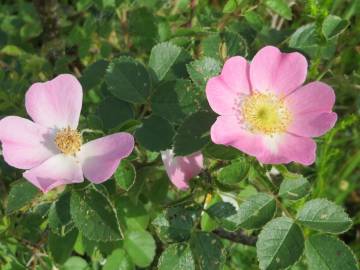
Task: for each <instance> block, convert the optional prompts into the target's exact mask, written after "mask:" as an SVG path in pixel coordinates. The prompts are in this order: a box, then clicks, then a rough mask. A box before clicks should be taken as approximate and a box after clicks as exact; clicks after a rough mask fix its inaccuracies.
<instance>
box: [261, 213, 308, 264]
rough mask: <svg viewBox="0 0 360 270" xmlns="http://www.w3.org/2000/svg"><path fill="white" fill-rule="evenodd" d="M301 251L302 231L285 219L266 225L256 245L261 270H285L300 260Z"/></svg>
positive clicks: (288, 219) (302, 242)
mask: <svg viewBox="0 0 360 270" xmlns="http://www.w3.org/2000/svg"><path fill="white" fill-rule="evenodd" d="M303 250H304V236H303V234H302V231H301V229H300V227H299V226H298V225H297V224H296V223H294V222H293V221H292V220H291V219H290V218H287V217H279V218H276V219H274V220H272V221H270V222H269V223H268V224H266V226H265V227H264V228H263V230H262V231H261V233H260V234H259V238H258V241H257V243H256V252H257V257H258V259H259V262H260V269H262V270H265V269H266V270H272V269H273V270H278V269H285V268H287V267H289V266H291V265H293V264H295V263H296V261H298V260H299V259H300V257H301V255H302V254H303Z"/></svg>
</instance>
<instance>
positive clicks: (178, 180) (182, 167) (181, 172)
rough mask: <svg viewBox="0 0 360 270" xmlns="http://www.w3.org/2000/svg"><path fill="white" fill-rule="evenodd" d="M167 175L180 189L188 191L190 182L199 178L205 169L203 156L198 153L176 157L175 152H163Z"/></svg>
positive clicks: (162, 156)
mask: <svg viewBox="0 0 360 270" xmlns="http://www.w3.org/2000/svg"><path fill="white" fill-rule="evenodd" d="M161 158H162V160H163V162H164V165H165V169H166V172H167V175H168V176H169V178H170V180H171V182H172V183H173V184H174V185H175V186H176V187H177V188H178V189H187V188H188V187H189V184H188V181H189V180H190V179H191V178H193V177H195V176H197V175H198V174H199V173H200V171H201V170H202V168H203V155H202V154H201V153H200V152H196V153H194V154H192V155H189V156H185V157H181V156H177V157H174V152H173V150H166V151H161Z"/></svg>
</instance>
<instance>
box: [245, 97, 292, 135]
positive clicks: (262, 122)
mask: <svg viewBox="0 0 360 270" xmlns="http://www.w3.org/2000/svg"><path fill="white" fill-rule="evenodd" d="M242 114H243V117H244V120H245V122H246V124H247V125H248V126H249V129H250V130H251V131H252V132H260V133H264V134H266V135H273V134H275V133H281V132H284V131H286V128H287V127H288V125H289V124H290V122H291V118H292V117H291V113H290V111H289V110H288V109H287V107H286V106H285V104H284V102H283V101H282V100H280V99H279V98H278V97H277V96H275V95H274V94H262V93H258V92H257V93H255V94H253V95H251V96H248V97H246V98H245V100H244V101H243V103H242Z"/></svg>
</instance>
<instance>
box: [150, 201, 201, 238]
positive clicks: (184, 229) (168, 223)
mask: <svg viewBox="0 0 360 270" xmlns="http://www.w3.org/2000/svg"><path fill="white" fill-rule="evenodd" d="M194 214H195V212H194V211H193V210H192V209H184V208H182V207H172V208H169V209H167V210H166V211H164V212H162V213H160V214H159V215H158V216H157V217H156V218H155V219H154V220H153V221H152V225H153V226H154V228H155V231H156V233H157V235H158V236H159V238H160V240H161V241H162V242H164V243H172V242H181V241H185V240H188V239H189V238H190V233H191V229H192V227H193V224H194V220H193V216H194Z"/></svg>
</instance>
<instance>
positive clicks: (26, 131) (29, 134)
mask: <svg viewBox="0 0 360 270" xmlns="http://www.w3.org/2000/svg"><path fill="white" fill-rule="evenodd" d="M0 140H1V142H2V151H3V156H4V159H5V161H6V162H7V163H8V164H9V165H11V166H13V167H16V168H18V169H30V168H33V167H35V166H38V165H40V164H41V163H42V162H43V161H45V160H47V159H48V158H49V157H51V156H52V155H54V154H57V153H58V151H57V149H56V146H55V144H54V135H53V134H52V133H51V131H50V129H48V128H44V127H42V126H40V125H38V124H36V123H34V122H31V121H30V120H28V119H25V118H21V117H17V116H8V117H5V118H3V119H2V120H1V121H0Z"/></svg>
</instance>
